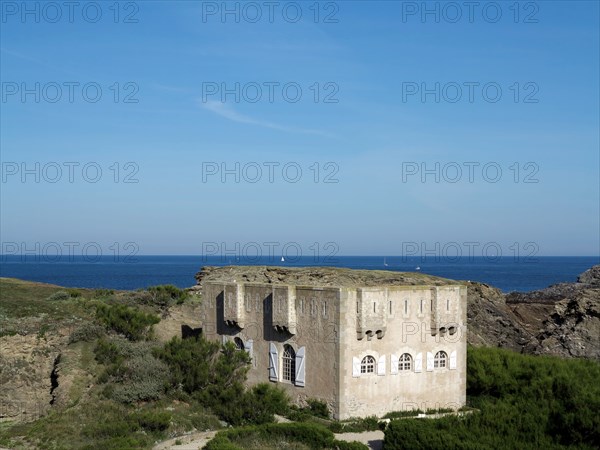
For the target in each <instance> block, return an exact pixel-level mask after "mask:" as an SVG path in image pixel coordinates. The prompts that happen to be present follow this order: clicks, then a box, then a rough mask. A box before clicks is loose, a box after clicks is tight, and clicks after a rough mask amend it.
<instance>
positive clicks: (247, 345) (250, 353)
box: [244, 339, 254, 359]
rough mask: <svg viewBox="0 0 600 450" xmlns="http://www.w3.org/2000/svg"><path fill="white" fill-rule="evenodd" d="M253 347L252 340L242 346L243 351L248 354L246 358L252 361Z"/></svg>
mask: <svg viewBox="0 0 600 450" xmlns="http://www.w3.org/2000/svg"><path fill="white" fill-rule="evenodd" d="M253 346H254V341H253V340H252V339H248V340H247V341H246V343H245V344H244V349H245V350H246V352H248V356H250V359H252V347H253Z"/></svg>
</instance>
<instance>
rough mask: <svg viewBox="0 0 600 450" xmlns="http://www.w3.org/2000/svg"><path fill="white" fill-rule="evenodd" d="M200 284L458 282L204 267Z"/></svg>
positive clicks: (384, 273) (329, 270) (324, 270)
mask: <svg viewBox="0 0 600 450" xmlns="http://www.w3.org/2000/svg"><path fill="white" fill-rule="evenodd" d="M196 281H197V282H198V284H201V283H202V282H210V283H233V282H238V283H252V284H277V285H279V284H289V285H296V286H307V287H309V286H313V287H352V288H356V287H382V286H448V285H459V284H462V283H459V282H457V281H455V280H450V279H448V278H441V277H436V276H433V275H427V274H424V273H418V272H395V271H392V270H356V269H346V268H340V267H279V266H225V267H215V266H205V267H203V268H202V269H201V270H200V272H198V273H197V274H196Z"/></svg>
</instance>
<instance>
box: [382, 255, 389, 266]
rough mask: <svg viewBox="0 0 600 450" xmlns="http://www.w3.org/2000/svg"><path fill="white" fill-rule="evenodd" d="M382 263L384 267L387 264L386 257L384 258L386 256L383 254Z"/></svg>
mask: <svg viewBox="0 0 600 450" xmlns="http://www.w3.org/2000/svg"><path fill="white" fill-rule="evenodd" d="M383 265H384V266H385V267H387V266H388V263H387V259H386V257H385V256H384V257H383Z"/></svg>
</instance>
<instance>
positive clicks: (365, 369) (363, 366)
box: [360, 355, 375, 373]
mask: <svg viewBox="0 0 600 450" xmlns="http://www.w3.org/2000/svg"><path fill="white" fill-rule="evenodd" d="M374 372H375V358H373V357H372V356H370V355H367V356H365V357H364V358H363V359H362V361H361V362H360V373H374Z"/></svg>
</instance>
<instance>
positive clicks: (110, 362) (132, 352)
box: [94, 338, 170, 403]
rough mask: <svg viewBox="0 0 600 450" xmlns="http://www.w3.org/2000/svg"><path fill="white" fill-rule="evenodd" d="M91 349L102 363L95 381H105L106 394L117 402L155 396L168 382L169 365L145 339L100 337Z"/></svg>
mask: <svg viewBox="0 0 600 450" xmlns="http://www.w3.org/2000/svg"><path fill="white" fill-rule="evenodd" d="M94 352H95V356H96V360H97V361H98V362H99V363H101V364H104V365H106V368H105V370H104V371H103V372H102V373H101V375H100V376H99V377H98V382H99V383H109V384H107V385H106V386H105V387H104V390H103V393H104V395H105V396H106V397H107V398H110V399H113V400H115V401H117V402H120V403H133V402H138V401H150V400H158V399H159V398H161V397H162V396H163V394H164V393H165V391H166V390H167V388H168V386H169V385H170V375H169V368H168V366H167V365H166V364H165V363H164V362H163V361H162V360H160V359H158V358H156V357H155V356H154V355H153V347H152V346H151V345H150V344H149V343H146V342H129V341H127V340H125V339H122V338H121V339H118V338H114V339H111V340H107V339H100V340H99V341H98V344H97V345H96V348H95V349H94Z"/></svg>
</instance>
